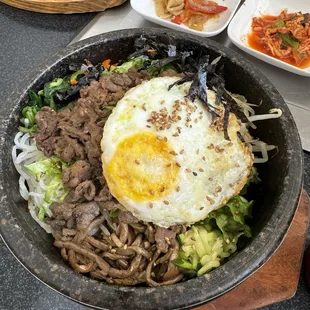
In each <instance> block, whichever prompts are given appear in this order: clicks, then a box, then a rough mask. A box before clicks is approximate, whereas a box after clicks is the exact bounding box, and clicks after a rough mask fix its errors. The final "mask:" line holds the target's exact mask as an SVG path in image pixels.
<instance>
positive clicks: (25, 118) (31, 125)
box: [19, 90, 43, 133]
mask: <svg viewBox="0 0 310 310" xmlns="http://www.w3.org/2000/svg"><path fill="white" fill-rule="evenodd" d="M28 97H29V105H28V106H26V107H24V108H23V110H22V113H21V114H22V118H21V122H22V123H23V124H24V125H25V127H22V126H20V127H19V131H21V132H25V133H33V132H35V130H36V126H35V124H36V120H35V116H36V114H37V113H38V112H39V111H40V109H41V108H42V106H43V103H42V98H41V96H40V95H38V94H36V93H35V92H34V91H32V90H30V91H29V93H28Z"/></svg>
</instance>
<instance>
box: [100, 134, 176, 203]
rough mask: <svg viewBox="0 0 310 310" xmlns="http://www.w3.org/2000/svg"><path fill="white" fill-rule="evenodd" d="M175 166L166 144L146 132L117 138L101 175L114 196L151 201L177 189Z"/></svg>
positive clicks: (171, 152)
mask: <svg viewBox="0 0 310 310" xmlns="http://www.w3.org/2000/svg"><path fill="white" fill-rule="evenodd" d="M179 169H180V168H179V167H178V164H177V161H176V153H175V152H174V150H173V149H172V148H171V146H170V145H169V143H168V142H167V141H165V140H164V139H162V138H160V137H158V136H156V135H154V134H153V133H150V132H142V133H138V134H135V135H132V136H130V137H127V138H125V139H124V140H123V141H121V142H120V143H119V144H118V146H117V148H116V150H115V152H114V154H113V157H112V159H111V160H110V162H109V163H108V165H107V167H106V169H105V171H104V176H105V178H106V180H107V183H108V186H109V189H110V191H111V192H112V194H113V195H114V196H115V197H116V198H122V197H125V196H126V197H128V198H130V199H132V200H134V201H141V202H143V201H153V200H158V199H160V198H162V197H165V196H166V195H168V194H169V193H170V192H171V191H172V190H175V189H176V188H177V178H178V174H179Z"/></svg>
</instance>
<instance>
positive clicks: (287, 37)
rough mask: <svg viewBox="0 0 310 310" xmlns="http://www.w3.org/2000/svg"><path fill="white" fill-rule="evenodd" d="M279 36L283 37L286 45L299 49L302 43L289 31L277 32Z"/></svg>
mask: <svg viewBox="0 0 310 310" xmlns="http://www.w3.org/2000/svg"><path fill="white" fill-rule="evenodd" d="M277 37H278V38H280V39H282V42H283V44H284V45H287V46H291V47H292V48H294V49H298V48H299V46H300V44H299V41H298V40H297V39H296V38H295V37H294V36H292V35H291V34H288V33H277Z"/></svg>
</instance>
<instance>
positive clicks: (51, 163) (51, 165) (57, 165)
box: [25, 156, 68, 181]
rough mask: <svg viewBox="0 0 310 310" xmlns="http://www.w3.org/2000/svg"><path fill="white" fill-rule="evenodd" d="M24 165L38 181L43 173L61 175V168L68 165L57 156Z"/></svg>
mask: <svg viewBox="0 0 310 310" xmlns="http://www.w3.org/2000/svg"><path fill="white" fill-rule="evenodd" d="M25 167H26V168H27V169H28V170H29V171H30V172H31V173H32V174H33V175H35V176H36V179H37V181H39V180H40V178H41V177H42V176H43V175H47V176H54V175H62V169H63V168H66V167H68V164H66V163H65V162H63V161H62V160H60V159H59V158H58V157H57V156H51V157H49V158H45V159H42V160H39V161H37V162H35V163H33V164H29V165H25Z"/></svg>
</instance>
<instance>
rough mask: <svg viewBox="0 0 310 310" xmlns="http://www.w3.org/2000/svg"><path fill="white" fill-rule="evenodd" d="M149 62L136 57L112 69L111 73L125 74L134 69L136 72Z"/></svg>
mask: <svg viewBox="0 0 310 310" xmlns="http://www.w3.org/2000/svg"><path fill="white" fill-rule="evenodd" d="M147 62H149V60H148V59H147V58H142V57H136V58H134V59H132V60H130V61H127V62H124V63H123V64H122V65H120V66H117V67H115V68H114V69H113V72H119V73H125V72H127V71H128V70H129V69H131V68H134V69H136V70H140V69H142V68H143V67H144V66H145V64H146V63H147Z"/></svg>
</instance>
